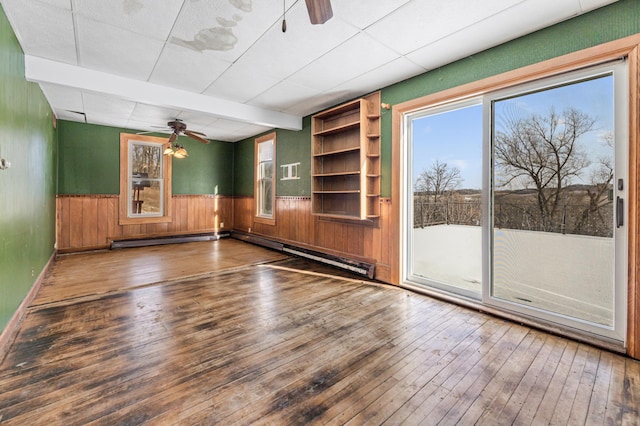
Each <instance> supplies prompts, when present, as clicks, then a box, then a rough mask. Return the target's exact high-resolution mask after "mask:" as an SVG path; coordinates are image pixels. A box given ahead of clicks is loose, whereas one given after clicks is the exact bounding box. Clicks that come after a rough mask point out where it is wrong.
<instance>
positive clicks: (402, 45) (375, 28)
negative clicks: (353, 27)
mask: <svg viewBox="0 0 640 426" xmlns="http://www.w3.org/2000/svg"><path fill="white" fill-rule="evenodd" d="M522 1H523V0H494V1H490V2H487V1H472V2H470V1H468V0H449V1H446V2H444V1H440V0H412V1H411V2H409V3H407V4H406V5H404V6H402V7H400V8H399V9H397V10H396V11H394V12H393V13H391V14H390V15H389V16H387V17H386V18H384V19H382V20H381V21H378V22H377V23H375V24H373V25H372V26H371V27H369V28H368V29H367V33H368V34H370V35H372V36H373V37H375V38H376V39H377V40H379V41H380V42H382V43H385V44H386V45H387V46H389V47H391V48H392V49H394V50H395V51H397V52H400V53H402V54H403V55H406V54H408V53H410V52H413V51H414V50H416V49H419V48H421V47H422V46H424V45H425V44H429V43H432V42H434V41H436V40H438V39H440V38H443V37H446V36H447V35H449V34H452V33H454V32H456V31H459V30H460V29H462V28H465V27H467V26H469V25H472V24H474V23H476V22H478V21H482V20H484V19H488V18H489V17H490V16H491V15H493V14H495V13H498V12H500V11H502V10H504V9H506V8H508V7H511V6H513V5H514V4H517V3H519V2H522ZM558 1H565V2H566V1H567V0H558ZM571 1H575V0H571ZM492 31H493V32H502V31H496V28H493V30H492Z"/></svg>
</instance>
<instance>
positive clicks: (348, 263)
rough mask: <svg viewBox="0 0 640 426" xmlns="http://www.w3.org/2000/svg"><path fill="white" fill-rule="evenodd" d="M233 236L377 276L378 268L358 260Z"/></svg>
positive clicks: (371, 276)
mask: <svg viewBox="0 0 640 426" xmlns="http://www.w3.org/2000/svg"><path fill="white" fill-rule="evenodd" d="M231 236H232V237H233V238H236V239H238V240H242V241H246V242H249V243H252V244H257V245H261V246H264V247H268V248H271V249H274V250H279V251H283V252H286V253H289V254H293V255H295V256H300V257H304V258H307V259H311V260H314V261H316V262H322V263H326V264H328V265H331V266H334V267H337V268H341V269H346V270H348V271H351V272H353V273H355V274H358V275H363V276H365V277H368V278H371V279H373V277H374V275H375V268H376V266H375V265H374V264H371V263H367V262H360V261H357V260H352V259H347V258H344V257H339V256H332V255H330V254H326V253H322V252H319V251H315V250H309V249H303V248H300V247H297V246H292V245H289V244H282V243H278V242H276V241H272V240H269V239H268V238H263V237H258V236H256V235H251V234H245V233H240V232H233V233H232V234H231Z"/></svg>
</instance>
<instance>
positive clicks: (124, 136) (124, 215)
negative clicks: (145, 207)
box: [118, 133, 172, 225]
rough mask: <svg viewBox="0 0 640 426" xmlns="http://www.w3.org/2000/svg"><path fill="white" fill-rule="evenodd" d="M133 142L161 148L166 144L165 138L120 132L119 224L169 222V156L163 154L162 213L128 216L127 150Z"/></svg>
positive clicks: (128, 175) (129, 183)
mask: <svg viewBox="0 0 640 426" xmlns="http://www.w3.org/2000/svg"><path fill="white" fill-rule="evenodd" d="M134 142H143V143H145V144H151V145H158V146H159V148H160V149H162V148H163V147H164V146H165V145H166V144H167V139H166V138H160V137H156V136H146V135H136V134H131V133H121V134H120V194H119V218H118V219H119V220H118V223H119V224H120V225H142V224H147V223H166V222H171V220H172V216H171V212H172V202H171V195H172V191H171V164H172V162H171V156H170V155H163V161H162V167H163V170H162V176H163V187H164V188H163V191H162V195H163V197H164V200H162V202H161V205H162V206H163V212H162V214H160V215H158V216H155V215H154V216H135V217H134V216H130V215H129V204H130V194H131V192H130V187H131V182H130V175H131V174H130V164H129V163H130V161H129V160H130V158H129V157H130V155H129V150H130V148H131V144H132V143H134Z"/></svg>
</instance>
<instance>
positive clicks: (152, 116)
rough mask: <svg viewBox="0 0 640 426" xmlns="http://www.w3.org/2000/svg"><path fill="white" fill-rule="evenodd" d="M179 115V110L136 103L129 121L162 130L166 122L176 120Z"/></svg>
mask: <svg viewBox="0 0 640 426" xmlns="http://www.w3.org/2000/svg"><path fill="white" fill-rule="evenodd" d="M179 113H180V111H179V110H176V109H173V108H163V107H161V106H157V105H147V104H142V103H137V104H136V106H135V108H134V109H133V111H132V112H131V116H130V117H129V119H130V120H132V121H139V122H143V123H149V124H152V125H155V126H161V127H162V128H164V127H165V126H166V125H167V122H169V121H171V120H172V119H174V118H176V117H177V116H178V114H179Z"/></svg>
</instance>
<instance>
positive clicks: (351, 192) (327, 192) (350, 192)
mask: <svg viewBox="0 0 640 426" xmlns="http://www.w3.org/2000/svg"><path fill="white" fill-rule="evenodd" d="M313 193H314V194H359V193H360V190H359V189H344V190H340V191H313Z"/></svg>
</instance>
